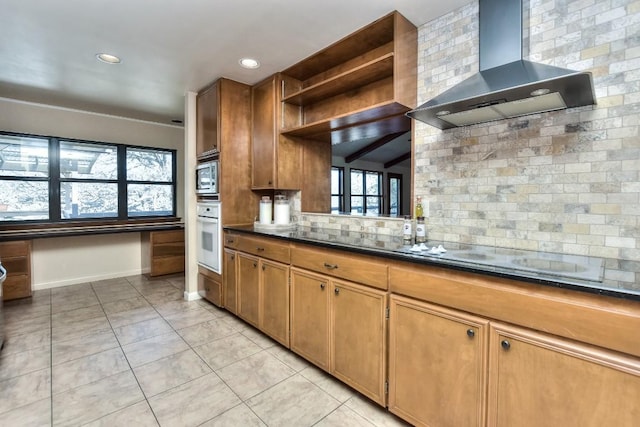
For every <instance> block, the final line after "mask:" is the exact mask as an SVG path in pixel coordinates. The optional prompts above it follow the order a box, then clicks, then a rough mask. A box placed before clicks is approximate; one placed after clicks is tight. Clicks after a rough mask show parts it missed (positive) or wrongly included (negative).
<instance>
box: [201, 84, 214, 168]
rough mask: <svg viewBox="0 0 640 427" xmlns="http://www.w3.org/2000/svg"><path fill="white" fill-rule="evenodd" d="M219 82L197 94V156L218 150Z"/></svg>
mask: <svg viewBox="0 0 640 427" xmlns="http://www.w3.org/2000/svg"><path fill="white" fill-rule="evenodd" d="M218 92H219V87H218V82H216V83H214V84H213V85H211V86H210V87H209V88H207V89H205V90H204V91H202V92H200V93H199V94H198V95H197V96H196V156H198V157H201V156H206V155H207V154H208V153H211V152H213V151H215V150H218V149H219V148H218V105H219V98H218Z"/></svg>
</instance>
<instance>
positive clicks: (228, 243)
mask: <svg viewBox="0 0 640 427" xmlns="http://www.w3.org/2000/svg"><path fill="white" fill-rule="evenodd" d="M223 242H224V246H225V247H227V248H233V249H238V243H239V242H240V239H239V236H238V235H237V234H232V233H224V240H223Z"/></svg>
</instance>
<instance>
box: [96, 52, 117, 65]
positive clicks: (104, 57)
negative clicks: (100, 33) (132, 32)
mask: <svg viewBox="0 0 640 427" xmlns="http://www.w3.org/2000/svg"><path fill="white" fill-rule="evenodd" d="M96 58H98V61H102V62H104V63H106V64H119V63H120V62H122V61H121V60H120V58H118V57H117V56H115V55H111V54H109V53H98V54H96Z"/></svg>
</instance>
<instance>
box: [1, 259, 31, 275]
mask: <svg viewBox="0 0 640 427" xmlns="http://www.w3.org/2000/svg"><path fill="white" fill-rule="evenodd" d="M0 262H2V265H3V266H4V268H6V270H7V275H8V276H13V275H19V274H25V275H26V274H29V258H27V257H19V258H2V259H0Z"/></svg>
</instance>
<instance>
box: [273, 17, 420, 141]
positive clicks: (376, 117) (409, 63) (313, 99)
mask: <svg viewBox="0 0 640 427" xmlns="http://www.w3.org/2000/svg"><path fill="white" fill-rule="evenodd" d="M417 50H418V49H417V28H416V27H415V26H414V25H413V24H412V23H411V22H409V21H408V20H407V19H406V18H404V17H403V16H402V15H401V14H399V13H398V12H392V13H390V14H388V15H386V16H384V17H382V18H380V19H378V20H376V21H374V22H373V23H371V24H369V25H367V26H366V27H363V28H361V29H360V30H358V31H356V32H354V33H352V34H350V35H348V36H347V37H345V38H343V39H342V40H340V41H338V42H336V43H334V44H332V45H331V46H329V47H327V48H325V49H323V50H321V51H319V52H317V53H316V54H314V55H312V56H310V57H308V58H306V59H304V60H302V61H300V62H299V63H297V64H295V65H293V66H292V67H289V68H288V69H286V70H284V71H282V73H281V74H282V81H283V84H282V92H283V93H282V103H283V110H285V111H287V112H289V114H287V116H286V117H285V120H284V126H283V129H282V134H283V135H287V136H291V137H303V138H310V139H316V140H321V141H325V142H332V143H334V144H336V143H339V142H345V141H348V140H350V139H353V135H356V134H357V135H359V137H360V138H367V137H380V136H384V135H388V134H391V133H396V132H404V131H408V130H409V129H410V128H411V124H410V121H409V119H408V118H407V117H405V116H404V113H405V112H407V111H408V110H410V109H411V108H413V107H415V105H416V93H417V77H416V76H417ZM291 110H297V112H298V114H291Z"/></svg>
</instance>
